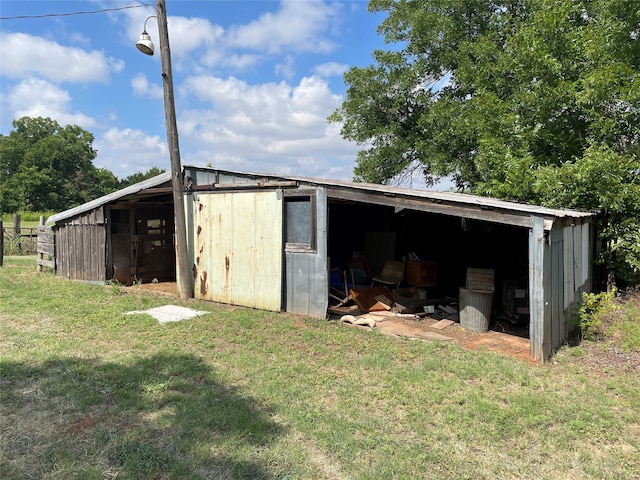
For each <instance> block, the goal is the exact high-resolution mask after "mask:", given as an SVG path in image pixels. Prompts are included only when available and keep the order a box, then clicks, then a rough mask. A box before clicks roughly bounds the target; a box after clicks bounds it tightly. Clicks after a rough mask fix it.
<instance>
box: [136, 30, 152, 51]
mask: <svg viewBox="0 0 640 480" xmlns="http://www.w3.org/2000/svg"><path fill="white" fill-rule="evenodd" d="M136 48H137V49H138V50H140V51H141V52H142V53H144V54H145V55H153V42H152V41H151V37H150V36H149V34H148V33H147V32H146V31H144V32H142V33H141V34H140V40H138V41H137V42H136Z"/></svg>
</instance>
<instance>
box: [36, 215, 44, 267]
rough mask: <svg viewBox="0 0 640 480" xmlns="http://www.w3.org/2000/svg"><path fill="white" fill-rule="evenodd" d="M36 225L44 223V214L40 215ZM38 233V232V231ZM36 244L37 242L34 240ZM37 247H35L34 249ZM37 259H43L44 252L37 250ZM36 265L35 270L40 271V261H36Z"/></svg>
mask: <svg viewBox="0 0 640 480" xmlns="http://www.w3.org/2000/svg"><path fill="white" fill-rule="evenodd" d="M38 225H40V226H41V227H42V226H43V225H44V216H43V215H40V223H38ZM38 233H39V232H38ZM36 245H37V242H36ZM37 250H39V249H36V251H37ZM38 260H44V253H41V252H38ZM36 264H37V266H36V270H37V271H38V272H41V271H42V263H41V262H36Z"/></svg>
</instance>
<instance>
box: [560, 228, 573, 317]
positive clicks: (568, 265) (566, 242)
mask: <svg viewBox="0 0 640 480" xmlns="http://www.w3.org/2000/svg"><path fill="white" fill-rule="evenodd" d="M562 243H563V251H564V256H563V262H562V267H563V275H564V308H565V309H566V308H568V307H569V305H571V302H573V292H574V291H575V285H574V282H573V278H574V277H573V275H574V272H573V227H565V228H563V229H562Z"/></svg>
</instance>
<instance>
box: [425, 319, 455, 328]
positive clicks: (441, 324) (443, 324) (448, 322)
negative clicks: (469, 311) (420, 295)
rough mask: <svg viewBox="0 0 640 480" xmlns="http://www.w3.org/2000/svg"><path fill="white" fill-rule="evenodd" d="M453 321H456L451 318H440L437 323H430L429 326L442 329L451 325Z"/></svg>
mask: <svg viewBox="0 0 640 480" xmlns="http://www.w3.org/2000/svg"><path fill="white" fill-rule="evenodd" d="M454 323H456V322H454V321H453V320H447V319H444V320H440V321H439V322H438V323H434V324H433V325H431V328H436V329H438V330H444V329H445V328H447V327H448V326H450V325H453V324H454Z"/></svg>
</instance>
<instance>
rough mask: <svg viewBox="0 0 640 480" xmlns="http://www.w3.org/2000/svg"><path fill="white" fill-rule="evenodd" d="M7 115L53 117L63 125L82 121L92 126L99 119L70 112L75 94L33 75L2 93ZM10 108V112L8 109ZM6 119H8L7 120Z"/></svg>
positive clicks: (82, 123) (13, 117)
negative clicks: (95, 119)
mask: <svg viewBox="0 0 640 480" xmlns="http://www.w3.org/2000/svg"><path fill="white" fill-rule="evenodd" d="M2 100H3V108H2V110H3V115H2V116H3V117H5V116H9V115H10V116H11V119H12V120H13V119H16V118H20V117H24V116H27V117H49V118H52V119H53V120H55V121H57V122H58V123H60V124H61V125H70V124H73V125H80V126H81V127H82V128H85V129H88V128H92V127H94V126H95V125H96V122H95V121H94V120H93V119H92V118H91V117H88V116H86V115H84V114H82V113H78V112H76V113H71V112H69V108H70V103H71V95H70V94H69V92H68V91H66V90H63V89H61V88H59V87H57V86H56V85H53V84H52V83H50V82H48V81H46V80H42V79H37V78H30V79H26V80H23V81H22V82H20V83H19V84H17V85H16V86H14V87H13V88H11V89H10V90H9V91H8V92H7V93H6V94H3V96H2ZM5 110H6V113H5ZM3 123H4V120H3Z"/></svg>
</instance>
